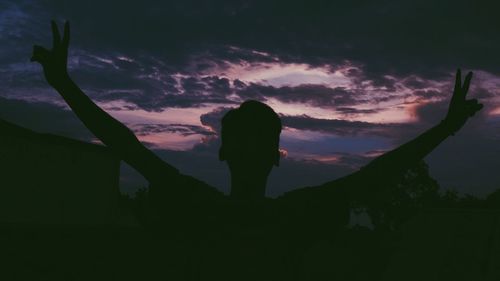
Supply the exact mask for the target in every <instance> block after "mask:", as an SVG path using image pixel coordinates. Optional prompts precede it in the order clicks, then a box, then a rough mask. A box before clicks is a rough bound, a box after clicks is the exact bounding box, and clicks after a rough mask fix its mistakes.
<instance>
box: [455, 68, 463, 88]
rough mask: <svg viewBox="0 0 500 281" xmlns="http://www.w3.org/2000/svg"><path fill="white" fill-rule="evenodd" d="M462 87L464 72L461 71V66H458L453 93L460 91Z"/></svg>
mask: <svg viewBox="0 0 500 281" xmlns="http://www.w3.org/2000/svg"><path fill="white" fill-rule="evenodd" d="M461 88H462V72H461V71H460V68H458V69H457V74H456V77H455V89H454V90H453V93H454V94H456V93H458V92H460V89H461Z"/></svg>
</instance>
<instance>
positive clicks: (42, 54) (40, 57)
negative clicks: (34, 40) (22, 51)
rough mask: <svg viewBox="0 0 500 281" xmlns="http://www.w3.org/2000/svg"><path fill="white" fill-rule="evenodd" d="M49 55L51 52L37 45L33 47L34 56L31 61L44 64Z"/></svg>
mask: <svg viewBox="0 0 500 281" xmlns="http://www.w3.org/2000/svg"><path fill="white" fill-rule="evenodd" d="M48 55H49V51H48V50H47V49H45V48H44V47H41V46H38V45H35V46H33V55H32V57H31V61H37V62H39V63H42V62H44V61H45V60H46V58H47V57H48Z"/></svg>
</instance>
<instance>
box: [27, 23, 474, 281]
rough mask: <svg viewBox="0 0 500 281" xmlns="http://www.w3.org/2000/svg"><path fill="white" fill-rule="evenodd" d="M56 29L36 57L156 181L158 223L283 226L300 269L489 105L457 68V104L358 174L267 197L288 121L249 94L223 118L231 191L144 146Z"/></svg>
mask: <svg viewBox="0 0 500 281" xmlns="http://www.w3.org/2000/svg"><path fill="white" fill-rule="evenodd" d="M52 33H53V48H52V49H51V50H47V49H45V48H43V47H40V46H35V47H34V50H33V57H32V61H37V62H39V63H40V64H41V65H42V66H43V71H44V74H45V78H46V79H47V82H48V83H49V84H50V85H51V86H52V87H54V88H55V89H56V90H57V91H58V92H59V94H60V95H61V96H62V97H63V98H64V100H65V101H66V102H67V103H68V105H69V106H70V107H71V109H72V110H73V111H74V112H75V114H76V115H77V116H78V117H79V118H80V120H81V121H82V122H83V123H84V124H85V126H86V127H87V128H88V129H89V130H90V131H91V132H92V133H94V135H95V136H96V137H98V138H99V139H100V140H101V141H102V142H103V143H104V144H105V145H107V146H108V147H110V148H111V149H112V150H113V151H114V152H115V153H116V155H118V156H119V157H120V158H121V159H123V160H124V161H125V162H127V163H128V164H129V165H130V166H132V167H133V168H135V169H136V170H137V171H139V172H140V173H141V174H142V175H143V176H144V177H145V178H146V179H147V180H148V181H149V183H150V191H149V203H150V207H151V210H150V211H149V212H150V213H149V214H150V218H149V223H150V224H151V225H162V226H163V227H162V229H163V230H165V229H166V232H172V231H174V230H181V231H186V233H191V234H193V233H196V234H197V235H199V236H203V235H204V231H207V232H208V231H209V230H208V229H214V228H220V229H222V228H225V227H227V226H228V225H230V226H234V228H233V229H236V230H238V229H247V228H246V227H250V228H252V227H257V228H258V227H259V226H261V225H266V226H269V227H275V226H276V225H279V228H280V229H281V230H280V231H281V232H280V233H284V234H285V235H286V236H287V238H283V239H285V240H287V242H286V247H287V249H286V250H287V251H288V254H287V256H286V258H287V259H289V260H288V261H287V262H288V264H289V265H291V266H293V267H294V269H295V270H297V268H298V265H299V264H300V256H301V253H302V252H303V251H304V250H305V249H306V248H307V244H308V243H310V241H311V240H314V239H323V238H324V239H328V237H332V236H334V235H335V231H336V230H337V229H339V228H341V227H343V226H345V225H346V224H347V223H348V221H349V202H350V201H351V200H360V201H363V200H366V199H368V198H370V196H371V195H372V194H374V193H375V192H380V191H381V189H383V187H384V185H386V184H387V183H388V182H391V181H396V180H397V179H398V177H400V176H401V175H402V173H403V172H404V171H406V170H407V169H408V168H410V167H411V166H412V165H414V164H416V163H417V162H418V161H419V160H421V159H422V158H423V157H424V156H426V155H427V154H428V153H429V152H431V151H432V150H433V149H434V148H435V147H436V146H438V145H439V144H440V143H441V142H442V141H443V140H444V139H446V138H447V137H448V136H450V135H453V134H454V133H455V132H456V131H458V130H459V129H460V128H461V127H462V126H463V125H464V124H465V122H466V121H467V119H468V118H469V117H471V116H473V115H474V114H475V113H476V112H477V111H479V110H480V109H481V108H482V105H481V104H479V103H478V102H477V100H475V99H473V100H467V99H466V94H467V91H468V89H469V83H470V80H471V77H472V73H469V74H468V75H467V76H466V77H465V81H464V83H463V84H462V82H461V73H460V70H458V71H457V76H456V83H455V89H454V93H453V97H452V99H451V103H450V107H449V110H448V113H447V115H446V117H445V119H444V120H443V121H442V122H441V123H439V124H438V125H436V126H435V127H433V128H431V129H429V130H428V131H426V132H425V133H423V134H421V135H420V136H418V137H417V138H415V139H414V140H412V141H410V142H408V143H405V144H403V145H402V146H400V147H398V148H396V149H394V150H392V151H390V152H387V153H385V154H384V155H382V156H380V157H378V158H376V159H375V160H373V161H372V162H370V163H369V164H368V165H366V166H365V167H363V168H361V169H360V170H359V171H357V172H355V173H353V174H351V175H348V176H345V177H342V178H340V179H336V180H333V181H330V182H327V183H325V184H323V185H320V186H314V187H307V188H302V189H298V190H294V191H291V192H288V193H286V194H284V195H283V196H281V197H279V198H277V199H268V198H265V189H266V182H267V177H268V175H269V173H270V172H271V170H272V168H273V166H278V165H279V161H280V154H279V150H278V149H279V136H280V132H281V128H282V126H281V121H280V118H279V116H278V115H277V114H276V113H275V112H274V111H273V110H272V109H271V108H270V107H268V106H267V105H265V104H263V103H260V102H257V101H246V102H244V103H243V104H241V106H240V107H239V108H237V109H233V110H231V111H229V112H228V113H227V114H226V115H225V116H224V117H223V119H222V130H221V140H222V144H221V147H220V151H219V158H220V160H221V161H226V163H227V164H228V167H229V169H230V172H231V193H230V196H229V198H228V197H227V196H224V195H223V194H222V193H221V192H219V191H218V190H217V189H216V188H214V187H211V186H209V185H207V184H206V183H204V182H201V181H199V180H196V179H194V178H192V177H189V176H186V175H182V174H181V173H179V171H178V170H177V169H176V168H174V167H172V166H171V165H170V164H168V163H166V162H164V161H163V160H161V159H160V158H159V157H158V156H156V155H155V154H154V153H153V152H151V151H150V150H148V149H147V148H146V147H145V146H144V145H142V144H141V143H140V142H139V141H138V139H137V138H136V136H135V135H134V134H133V133H132V132H131V131H130V130H129V129H128V128H127V127H125V126H124V125H123V124H121V123H120V122H119V121H117V120H116V119H114V118H113V117H111V116H110V115H108V114H107V113H106V112H104V111H103V110H102V109H100V108H99V107H98V106H97V105H95V104H94V103H93V102H92V101H91V100H90V99H89V98H88V97H87V96H86V95H85V94H84V93H83V92H82V90H80V88H79V87H78V86H77V85H76V84H75V83H74V82H73V81H72V80H71V78H70V77H69V75H68V72H67V68H66V65H67V54H68V45H69V36H70V32H69V24H68V23H67V22H66V24H65V26H64V35H63V37H62V39H61V37H60V35H59V31H58V28H57V26H56V24H55V23H54V22H52ZM232 233H233V234H234V235H239V234H241V233H242V232H239V231H233V232H232ZM243 233H247V232H245V231H243ZM278 236H279V235H278ZM228 239H229V238H228ZM278 239H279V238H278ZM269 245H272V243H270V244H269ZM248 266H251V265H248ZM235 274H240V276H238V277H234V278H233V280H238V278H249V279H250V278H251V277H248V276H246V277H245V276H243V275H244V274H245V273H242V272H241V271H239V272H236V273H235ZM294 274H295V273H294ZM193 278H197V277H193Z"/></svg>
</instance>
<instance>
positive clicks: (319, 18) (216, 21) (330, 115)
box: [0, 0, 500, 197]
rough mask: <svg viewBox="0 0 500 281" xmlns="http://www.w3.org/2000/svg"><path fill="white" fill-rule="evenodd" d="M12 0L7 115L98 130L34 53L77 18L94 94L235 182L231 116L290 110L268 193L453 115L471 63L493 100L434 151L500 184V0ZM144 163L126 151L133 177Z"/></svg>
mask: <svg viewBox="0 0 500 281" xmlns="http://www.w3.org/2000/svg"><path fill="white" fill-rule="evenodd" d="M376 2H377V3H375V1H344V2H340V1H290V0H288V1H229V0H207V1H190V0H182V1H181V0H172V1H148V0H145V1H140V2H137V1H92V0H91V1H45V0H42V1H31V0H16V1H12V0H4V1H2V2H0V44H1V45H2V47H1V48H0V118H3V119H5V120H8V121H11V122H14V123H16V124H19V125H22V126H25V127H28V128H30V129H33V130H35V131H38V132H44V133H54V134H59V135H63V136H67V137H71V138H76V139H80V140H83V141H88V142H97V140H96V139H95V137H94V136H93V135H92V134H91V133H90V132H89V131H88V130H87V129H86V128H85V127H84V126H83V125H82V123H81V122H80V121H79V120H78V119H77V118H76V117H75V116H74V115H73V113H72V112H71V111H70V110H69V108H68V107H67V106H66V105H65V103H64V101H63V100H62V99H61V98H60V97H59V95H58V94H57V92H56V91H55V90H53V89H51V88H50V87H49V86H48V84H47V83H46V82H45V80H44V77H43V73H42V69H41V67H40V66H39V65H38V64H36V63H31V62H30V61H29V59H30V57H31V52H32V47H33V45H34V44H39V45H43V46H46V47H50V44H51V31H50V20H51V19H55V20H56V21H57V22H58V23H59V24H60V26H61V25H62V23H63V22H64V21H65V20H69V21H70V23H71V42H70V51H69V59H68V69H69V73H70V75H71V77H72V78H73V79H74V80H75V81H76V83H77V84H78V85H79V86H80V87H81V88H82V89H83V90H84V92H85V93H86V94H87V95H89V96H90V97H91V98H92V100H93V101H94V102H96V103H97V104H98V105H99V106H101V107H102V108H103V109H105V110H106V111H107V112H108V113H109V114H111V115H112V116H113V117H115V118H117V119H118V120H120V121H122V122H123V123H124V124H126V125H127V126H128V127H129V128H130V129H132V130H133V131H134V133H135V134H136V135H137V136H138V138H139V139H140V140H141V141H142V142H143V143H144V144H145V145H146V146H148V147H149V148H150V149H152V150H154V151H155V152H156V153H157V154H158V155H159V156H160V157H162V158H163V159H164V160H165V161H167V162H168V163H170V164H172V165H174V166H176V167H178V168H179V169H180V171H181V172H183V173H185V174H189V175H192V176H195V177H198V178H200V179H202V180H204V181H206V182H207V183H209V184H212V185H214V186H216V187H218V188H219V189H220V190H222V191H224V192H226V193H227V192H228V191H229V173H228V170H227V167H226V165H225V163H223V162H220V161H218V158H217V152H218V147H219V144H220V142H219V138H218V132H219V129H220V118H221V117H222V116H223V115H224V113H225V112H227V111H228V110H229V109H230V108H234V107H237V106H238V105H239V104H240V103H241V102H243V101H245V100H248V99H254V100H259V101H262V102H265V103H266V104H268V105H270V106H271V107H272V108H273V109H274V110H275V111H276V112H277V113H278V114H280V116H281V118H282V122H283V125H284V130H283V132H282V134H281V142H280V148H281V151H282V159H281V165H280V167H279V168H276V169H275V170H274V171H273V172H272V174H271V176H270V179H269V184H268V191H267V195H268V196H271V197H273V196H277V195H279V194H282V193H283V192H286V191H289V190H292V189H295V188H298V187H303V186H308V185H316V184H321V183H323V182H326V181H329V180H332V179H335V178H338V177H341V176H343V175H347V174H349V173H351V172H353V171H356V170H357V169H359V168H360V167H362V166H363V165H365V164H367V163H368V162H369V161H370V160H372V159H373V158H374V157H377V156H379V155H381V154H383V153H384V152H386V151H389V150H391V149H393V148H396V147H397V146H398V145H401V144H403V143H404V142H406V141H409V140H411V139H412V138H414V137H416V136H418V135H419V134H420V133H423V132H424V131H425V130H426V129H429V128H431V127H432V126H434V125H436V124H438V123H439V122H440V121H441V120H442V119H443V118H444V116H445V115H446V112H447V106H448V103H449V100H450V97H451V94H452V89H453V83H454V74H455V71H456V69H457V68H461V69H462V72H463V73H466V71H473V72H474V77H473V80H472V84H471V89H470V91H469V97H470V98H477V99H479V100H480V102H482V103H483V104H484V108H483V110H482V111H481V112H480V113H478V114H476V116H474V118H472V119H470V120H469V122H468V123H467V124H466V125H465V126H464V128H463V129H462V130H461V131H460V132H458V133H457V134H455V136H453V137H450V138H449V139H447V140H446V141H444V142H443V143H442V144H441V145H440V146H439V147H438V148H437V149H436V150H435V151H433V152H432V153H431V154H430V155H429V156H428V157H427V158H426V159H425V160H426V162H427V163H428V165H429V167H430V174H431V176H432V177H434V178H435V179H436V180H438V182H439V183H440V185H441V187H442V188H443V189H454V190H457V191H458V192H460V193H471V194H475V195H480V196H482V195H485V194H488V193H490V192H492V191H493V190H495V189H497V188H500V173H498V168H499V167H500V146H499V144H500V76H499V75H500V56H499V55H498V50H500V37H499V36H498V32H499V31H500V30H499V29H500V18H499V17H498V16H497V15H496V14H495V13H496V11H498V8H500V6H499V4H497V3H495V1H461V0H454V1H451V0H445V1H430V0H424V1H418V2H417V1H376ZM143 186H146V183H145V181H144V179H141V177H140V176H139V175H138V174H137V173H136V172H134V171H133V170H132V169H131V168H130V167H127V166H126V165H123V168H122V173H121V188H122V190H123V191H124V192H133V191H134V190H136V189H137V188H139V187H143Z"/></svg>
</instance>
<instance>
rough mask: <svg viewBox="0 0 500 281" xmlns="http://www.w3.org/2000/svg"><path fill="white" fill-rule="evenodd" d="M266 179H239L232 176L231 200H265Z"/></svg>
mask: <svg viewBox="0 0 500 281" xmlns="http://www.w3.org/2000/svg"><path fill="white" fill-rule="evenodd" d="M266 183H267V177H266V178H255V177H253V178H252V177H238V176H233V175H231V194H230V196H231V198H233V199H237V200H259V199H264V198H265V193H266Z"/></svg>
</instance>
